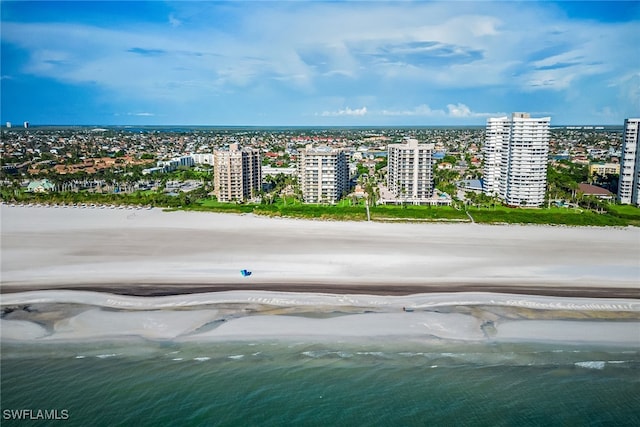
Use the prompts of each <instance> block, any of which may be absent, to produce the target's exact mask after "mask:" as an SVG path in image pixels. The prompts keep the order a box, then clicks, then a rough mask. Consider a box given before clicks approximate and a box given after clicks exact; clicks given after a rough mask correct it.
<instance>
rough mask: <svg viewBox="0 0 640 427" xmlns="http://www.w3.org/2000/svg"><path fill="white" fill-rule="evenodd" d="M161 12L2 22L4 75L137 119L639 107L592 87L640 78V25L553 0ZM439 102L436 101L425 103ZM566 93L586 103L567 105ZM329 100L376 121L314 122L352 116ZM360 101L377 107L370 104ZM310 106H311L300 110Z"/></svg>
mask: <svg viewBox="0 0 640 427" xmlns="http://www.w3.org/2000/svg"><path fill="white" fill-rule="evenodd" d="M9 3H15V4H11V5H9V6H7V7H19V6H20V5H19V3H20V2H9ZM167 7H168V8H170V9H171V10H170V11H169V12H170V13H168V14H165V15H162V16H161V18H160V20H159V21H158V22H156V23H154V22H152V21H145V22H146V23H145V25H133V24H131V25H122V24H121V23H120V24H117V25H116V24H114V25H112V26H111V25H109V21H108V20H105V21H104V22H101V23H100V25H99V26H98V25H94V24H92V23H89V22H86V23H82V19H81V18H80V17H78V16H75V17H74V16H69V17H67V16H66V15H63V14H60V15H59V16H53V17H51V18H50V20H49V21H43V20H39V21H38V22H29V20H30V19H31V18H30V17H29V14H27V13H25V14H24V16H23V17H22V18H21V19H22V21H20V20H16V21H13V22H6V21H3V22H2V27H3V34H2V38H3V43H6V44H7V45H10V46H11V51H17V52H20V54H15V55H14V56H13V57H12V58H9V59H8V60H6V58H5V55H7V54H5V53H4V52H3V66H4V63H5V61H7V62H6V63H11V64H12V67H11V70H10V71H9V69H7V71H5V73H6V74H11V75H13V76H16V79H18V78H19V77H20V74H21V73H23V74H29V75H35V76H37V77H42V78H48V79H52V80H55V81H57V82H62V83H64V84H70V85H77V86H80V85H85V86H91V87H94V88H98V89H99V90H100V91H101V93H100V95H101V96H104V95H108V96H110V98H118V99H126V100H131V99H135V100H136V101H137V100H142V101H146V102H147V103H148V104H135V105H143V106H142V107H141V108H155V105H157V102H158V101H159V100H160V101H163V104H162V105H163V106H164V107H163V108H168V106H169V105H174V106H176V107H175V108H182V109H184V108H186V106H188V105H191V104H195V103H198V106H197V107H194V110H196V109H197V110H198V111H205V110H208V111H212V108H214V107H217V108H218V109H219V110H224V108H225V107H224V103H218V102H217V101H214V100H215V98H216V97H218V96H220V97H228V98H233V99H234V101H237V102H240V101H242V102H244V104H245V105H255V104H264V105H268V106H269V108H270V109H272V110H275V109H282V110H283V111H285V110H287V111H290V113H291V114H297V115H298V116H299V117H302V116H306V117H309V116H312V115H316V116H325V117H332V116H333V117H340V116H348V117H362V116H367V117H371V116H373V115H374V114H377V115H381V116H387V117H392V116H407V117H410V116H416V117H420V116H423V117H434V118H438V117H442V118H455V119H460V120H463V119H473V118H478V117H486V116H488V115H492V114H491V113H482V112H474V111H473V109H472V108H470V107H469V106H467V105H465V104H462V103H459V102H452V103H447V102H446V101H448V100H450V99H456V98H458V96H459V94H460V93H465V97H464V99H466V100H473V99H481V98H482V99H483V100H484V102H483V104H485V105H487V104H488V103H489V101H488V100H489V99H493V105H495V107H494V108H492V107H488V108H490V109H495V110H500V109H504V108H509V106H507V107H503V106H502V105H503V104H504V103H505V102H507V100H508V98H509V97H517V96H520V97H527V96H528V94H529V93H531V92H542V93H544V94H548V95H549V97H542V96H535V97H530V99H531V100H532V101H531V102H534V101H533V100H534V99H535V100H536V102H539V103H542V104H541V105H539V106H538V105H533V106H531V107H530V108H529V109H531V110H533V109H548V108H550V105H554V106H555V107H554V108H557V110H558V111H575V114H576V116H579V109H580V108H583V107H582V105H583V104H585V103H584V102H582V103H581V102H579V100H583V101H584V100H588V99H589V98H594V97H597V98H598V99H597V102H598V104H597V105H616V102H621V101H623V102H624V103H625V106H622V107H620V110H621V111H625V108H626V111H629V110H630V109H631V108H632V107H633V106H635V105H636V104H637V100H636V101H634V99H633V97H629V96H624V97H623V96H622V95H620V94H619V93H618V92H620V93H626V94H629V93H630V91H631V92H633V93H634V94H636V93H637V89H634V88H636V87H637V84H636V82H637V77H633V79H632V83H617V84H615V83H612V84H615V85H616V88H613V89H612V88H611V87H608V86H603V87H601V88H600V87H594V86H593V84H592V83H593V81H594V79H599V80H600V81H602V82H612V81H615V80H616V79H617V78H619V76H627V75H631V73H632V72H634V71H635V72H637V66H636V65H635V64H634V63H633V61H629V52H632V51H633V49H634V48H635V46H634V45H633V40H637V39H638V37H639V36H640V34H639V31H638V22H637V20H636V21H630V22H606V21H602V22H598V21H597V20H596V19H594V20H580V19H575V18H572V19H568V18H567V17H566V16H564V15H563V14H562V13H558V10H557V8H556V7H555V6H554V5H553V4H547V3H546V2H545V3H536V2H525V3H522V4H520V3H518V4H515V3H509V2H507V3H505V2H480V3H478V2H459V3H456V5H455V7H452V6H451V5H450V4H449V3H445V2H398V3H389V2H309V3H303V4H298V3H295V4H292V3H289V2H276V3H273V2H263V3H260V2H258V3H251V6H245V5H244V3H242V2H239V3H237V4H236V3H233V5H228V4H221V3H217V2H214V3H209V2H175V3H169V5H168V6H167ZM164 10H166V9H164ZM118 13H121V12H118ZM5 16H11V17H12V19H16V18H15V17H17V16H21V15H19V14H16V13H12V14H5ZM355 16H357V17H358V19H354V17H355ZM504 17H508V19H504ZM132 22H134V21H133V20H132ZM283 28H286V29H287V31H282V29H283ZM292 34H294V35H295V37H292V36H291V35H292ZM594 34H597V35H598V37H593V35H594ZM8 51H9V50H7V52H8ZM24 58H27V59H26V60H25V59H24ZM11 61H14V62H11ZM629 88H630V89H629ZM627 89H629V90H627ZM436 92H438V96H437V98H433V97H431V94H433V93H436ZM569 92H571V93H575V94H578V95H575V96H574V97H573V98H572V97H569V96H568V94H569ZM496 94H500V95H496ZM327 96H329V97H343V98H344V99H347V100H350V101H348V102H351V103H355V104H356V105H358V104H359V105H368V106H369V108H370V110H369V111H367V109H366V107H363V108H356V109H351V108H344V109H340V110H327V111H323V112H322V113H317V114H314V111H322V108H326V107H323V106H325V105H329V106H342V105H345V104H343V103H336V104H325V103H322V102H321V99H322V98H323V97H327ZM364 96H372V97H375V98H377V99H378V100H379V102H377V103H373V102H371V103H370V102H369V101H363V100H362V97H364ZM426 97H430V99H431V100H432V103H434V104H435V102H436V101H434V100H435V99H437V104H438V105H439V107H438V108H435V107H434V108H431V107H429V106H428V105H426V104H423V105H419V106H417V107H413V108H412V107H411V105H412V104H409V107H408V108H404V109H403V108H400V109H389V108H388V109H386V110H378V109H375V108H376V107H375V106H376V105H382V106H389V105H402V104H399V103H398V102H399V101H400V100H402V99H411V100H414V101H413V102H415V100H419V99H421V98H422V99H424V98H426ZM458 99H460V98H458ZM168 100H170V101H171V103H168V102H164V101H168ZM540 100H547V103H546V104H544V102H543V101H540ZM303 102H306V105H308V108H307V109H306V110H303V111H301V110H300V108H299V106H300V105H302V104H303ZM294 104H295V105H296V107H295V109H294V108H293V107H290V106H291V105H294ZM146 105H149V106H148V107H147V106H146ZM318 105H320V106H321V107H320V108H318V107H317V106H318ZM352 105H353V104H352ZM413 105H415V104H413ZM120 108H123V109H122V110H120V111H126V109H124V108H126V107H120ZM330 108H336V107H330ZM584 108H586V106H585V107H584ZM374 109H375V110H374ZM161 114H164V113H161Z"/></svg>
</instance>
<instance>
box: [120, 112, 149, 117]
mask: <svg viewBox="0 0 640 427" xmlns="http://www.w3.org/2000/svg"><path fill="white" fill-rule="evenodd" d="M127 115H128V116H138V117H153V116H155V114H153V113H127Z"/></svg>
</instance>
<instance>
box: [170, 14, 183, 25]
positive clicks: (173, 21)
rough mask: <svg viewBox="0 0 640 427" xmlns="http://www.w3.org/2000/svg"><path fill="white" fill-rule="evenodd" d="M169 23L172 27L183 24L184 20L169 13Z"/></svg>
mask: <svg viewBox="0 0 640 427" xmlns="http://www.w3.org/2000/svg"><path fill="white" fill-rule="evenodd" d="M169 24H170V25H171V26H172V27H179V26H180V25H182V21H181V20H179V19H176V17H175V16H174V15H173V13H172V14H170V15H169Z"/></svg>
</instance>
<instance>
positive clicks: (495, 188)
mask: <svg viewBox="0 0 640 427" xmlns="http://www.w3.org/2000/svg"><path fill="white" fill-rule="evenodd" d="M550 122H551V118H550V117H542V118H532V117H531V116H530V115H529V114H528V113H513V115H512V116H511V118H509V117H498V118H490V119H488V120H487V131H486V140H485V145H484V148H483V151H484V171H483V190H484V192H485V193H486V194H489V195H493V196H497V197H499V198H500V199H502V200H503V201H504V202H505V203H506V204H507V205H511V206H527V207H536V206H540V205H542V204H543V203H544V194H545V190H546V186H547V160H548V155H549V123H550Z"/></svg>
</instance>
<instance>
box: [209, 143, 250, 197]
mask: <svg viewBox="0 0 640 427" xmlns="http://www.w3.org/2000/svg"><path fill="white" fill-rule="evenodd" d="M213 158H214V166H213V190H214V193H215V195H216V197H217V198H218V201H220V202H232V201H243V200H247V199H251V198H253V197H256V196H257V195H258V193H259V192H260V188H261V186H262V172H261V161H260V152H259V151H257V150H254V149H251V148H243V149H239V148H238V144H231V145H229V150H220V151H216V152H215V153H214V156H213Z"/></svg>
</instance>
